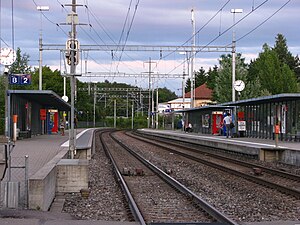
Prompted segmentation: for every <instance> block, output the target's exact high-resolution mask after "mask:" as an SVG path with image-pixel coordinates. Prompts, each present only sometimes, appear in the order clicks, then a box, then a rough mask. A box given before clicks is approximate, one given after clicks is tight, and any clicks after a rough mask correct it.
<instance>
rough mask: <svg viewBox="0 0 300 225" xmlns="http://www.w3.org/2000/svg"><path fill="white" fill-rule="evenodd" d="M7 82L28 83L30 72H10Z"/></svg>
mask: <svg viewBox="0 0 300 225" xmlns="http://www.w3.org/2000/svg"><path fill="white" fill-rule="evenodd" d="M9 84H13V85H14V84H15V85H30V84H31V75H30V74H10V75H9Z"/></svg>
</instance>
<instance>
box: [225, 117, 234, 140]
mask: <svg viewBox="0 0 300 225" xmlns="http://www.w3.org/2000/svg"><path fill="white" fill-rule="evenodd" d="M231 122H232V119H231V116H230V113H227V115H226V116H225V118H224V124H225V126H226V137H227V138H228V137H229V133H230V136H232V133H231V128H230V123H231Z"/></svg>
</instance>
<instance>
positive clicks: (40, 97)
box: [8, 90, 71, 111]
mask: <svg viewBox="0 0 300 225" xmlns="http://www.w3.org/2000/svg"><path fill="white" fill-rule="evenodd" d="M8 94H9V95H16V96H18V97H20V98H23V99H27V100H29V101H33V102H37V103H39V104H40V105H42V106H44V107H46V108H53V109H58V110H60V111H70V110H71V105H70V104H69V103H67V102H65V101H64V100H63V99H62V98H61V97H60V96H59V95H57V94H56V93H55V92H53V91H51V90H45V91H38V90H8Z"/></svg>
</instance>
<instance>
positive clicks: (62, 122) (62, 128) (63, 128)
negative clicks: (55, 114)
mask: <svg viewBox="0 0 300 225" xmlns="http://www.w3.org/2000/svg"><path fill="white" fill-rule="evenodd" d="M59 129H60V133H61V136H64V135H65V123H64V121H63V120H60V125H59Z"/></svg>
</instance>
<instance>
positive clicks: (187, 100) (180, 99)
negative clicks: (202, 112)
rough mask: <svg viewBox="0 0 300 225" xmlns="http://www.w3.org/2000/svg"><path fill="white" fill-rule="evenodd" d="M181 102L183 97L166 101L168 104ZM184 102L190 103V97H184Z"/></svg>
mask: <svg viewBox="0 0 300 225" xmlns="http://www.w3.org/2000/svg"><path fill="white" fill-rule="evenodd" d="M176 103H183V98H176V99H174V100H171V101H168V104H176ZM184 103H191V98H185V99H184Z"/></svg>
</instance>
